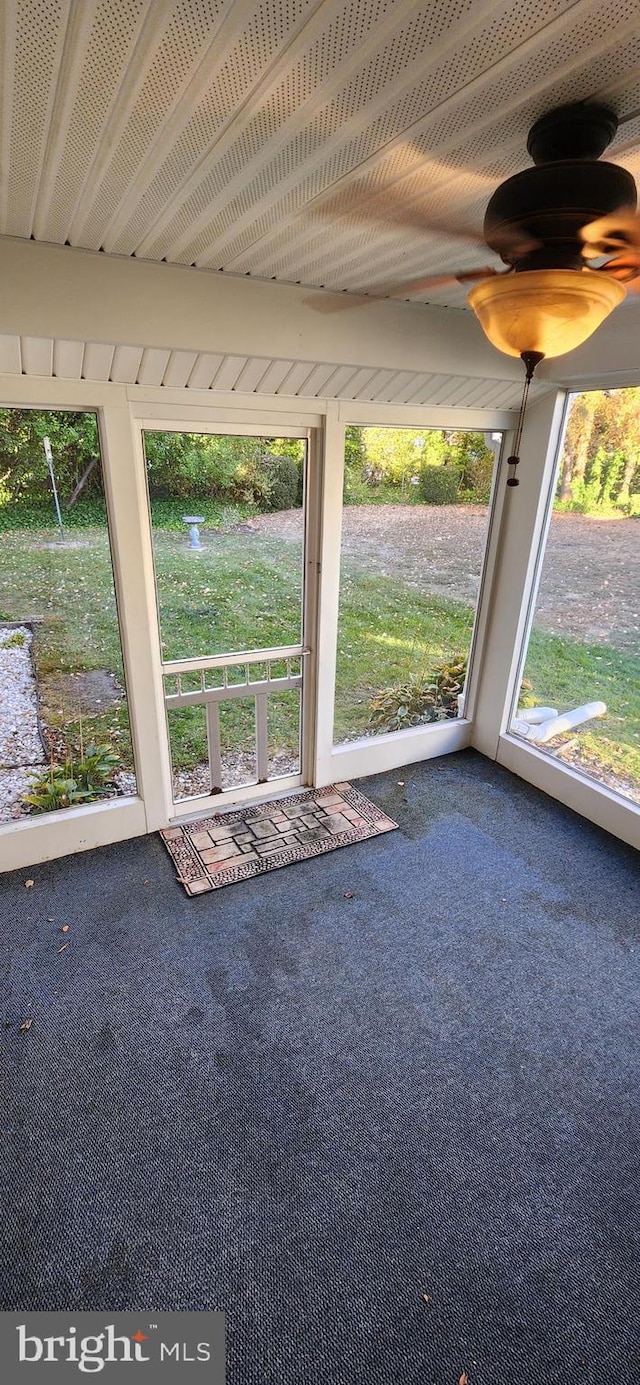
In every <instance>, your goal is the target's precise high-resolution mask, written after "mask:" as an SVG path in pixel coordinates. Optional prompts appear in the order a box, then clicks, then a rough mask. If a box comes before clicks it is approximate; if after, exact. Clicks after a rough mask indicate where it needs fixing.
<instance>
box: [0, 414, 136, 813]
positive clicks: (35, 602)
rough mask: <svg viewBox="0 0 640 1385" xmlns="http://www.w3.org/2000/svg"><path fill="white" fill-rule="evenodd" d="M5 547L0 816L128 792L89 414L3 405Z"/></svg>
mask: <svg viewBox="0 0 640 1385" xmlns="http://www.w3.org/2000/svg"><path fill="white" fill-rule="evenodd" d="M46 439H48V440H49V443H48V445H47V443H46V441H45V440H46ZM49 448H50V463H49V462H48V460H47V451H48V450H49ZM0 551H1V562H0V622H1V623H0V684H1V687H0V694H1V695H0V821H3V822H6V821H9V820H11V819H13V818H16V817H20V816H23V815H24V814H25V813H28V812H35V811H37V810H38V809H42V810H46V809H59V808H65V807H68V806H75V805H77V804H80V803H83V802H86V801H91V800H92V799H96V798H99V797H102V796H104V795H105V794H108V795H112V794H116V793H131V792H135V773H134V766H133V753H132V747H131V736H130V730H129V716H128V710H127V699H126V690H125V682H124V671H123V665H122V650H121V645H120V632H119V626H118V616H117V611H116V600H115V591H114V582H113V570H112V565H111V552H110V548H109V532H108V522H107V512H106V505H105V497H104V487H103V481H102V470H101V464H100V451H99V441H98V428H97V419H96V416H95V414H91V413H82V412H74V413H70V412H64V413H62V412H49V411H48V412H44V411H41V410H26V409H1V410H0ZM36 778H37V779H39V781H40V782H39V784H38V785H37V786H36V788H35V790H34V780H35V779H36ZM30 792H31V793H35V797H36V798H37V800H38V802H37V804H35V805H34V804H31V805H29V804H28V803H26V802H25V795H26V794H28V793H30Z"/></svg>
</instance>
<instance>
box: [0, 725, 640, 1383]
mask: <svg viewBox="0 0 640 1385" xmlns="http://www.w3.org/2000/svg"><path fill="white" fill-rule="evenodd" d="M399 781H404V782H403V783H400V782H399ZM359 787H361V788H362V791H363V793H366V794H367V796H369V797H370V798H371V799H372V800H373V802H374V803H377V804H378V805H379V806H380V807H381V808H383V809H384V811H385V812H386V813H388V814H389V816H390V817H391V818H393V819H394V821H396V822H397V823H399V826H400V831H398V832H392V833H389V834H388V835H387V836H382V837H378V838H376V839H374V840H372V841H367V842H362V843H360V844H358V845H356V846H354V847H352V848H348V849H345V850H343V851H337V852H333V853H331V854H329V855H327V856H324V857H321V858H316V859H313V860H309V861H306V862H304V863H302V864H300V865H297V866H294V867H291V868H290V869H287V870H281V871H275V872H274V873H273V874H270V875H267V876H264V877H261V878H257V879H254V880H248V881H246V882H244V883H241V884H239V885H236V886H233V887H230V888H229V889H227V890H222V891H220V892H215V893H212V894H207V895H204V896H203V897H201V898H195V899H188V898H187V897H186V896H185V894H184V892H183V890H182V888H181V886H180V885H179V884H178V883H177V882H176V881H175V879H174V870H173V866H172V863H171V861H170V860H169V857H168V856H167V854H166V852H165V850H164V847H163V846H162V843H161V842H160V840H159V838H157V837H153V838H147V839H144V840H138V841H134V842H129V843H125V844H123V845H121V846H117V847H110V848H105V849H103V850H100V851H95V852H91V853H87V854H84V855H80V856H77V857H73V858H68V859H67V860H64V861H57V862H52V863H50V864H49V865H46V866H41V867H37V868H34V869H33V870H31V871H21V872H19V873H18V874H17V875H15V876H6V875H5V876H0V903H1V916H2V950H3V954H4V959H5V975H6V978H7V984H6V988H5V989H6V998H5V1001H4V1011H5V1016H4V1017H5V1022H6V1023H8V1024H9V1026H10V1027H8V1028H5V1029H4V1031H3V1046H4V1050H5V1055H6V1071H7V1081H6V1104H5V1108H4V1114H3V1130H4V1139H3V1145H4V1149H3V1154H2V1183H3V1185H4V1187H3V1191H2V1213H1V1216H2V1223H3V1235H4V1254H3V1264H4V1271H3V1284H2V1306H3V1307H4V1308H5V1309H6V1308H14V1307H15V1308H22V1309H25V1310H27V1309H36V1308H43V1309H44V1308H48V1309H56V1308H60V1309H77V1310H80V1309H100V1310H105V1311H108V1310H110V1309H117V1308H136V1309H147V1308H148V1309H151V1308H156V1309H168V1308H176V1309H178V1308H180V1309H192V1310H195V1309H204V1308H224V1309H225V1310H226V1311H227V1314H228V1319H227V1327H228V1380H229V1385H258V1382H260V1385H269V1383H271V1385H276V1382H277V1385H457V1382H458V1380H459V1378H460V1375H461V1374H462V1373H463V1372H466V1373H467V1375H468V1379H469V1385H523V1383H526V1385H528V1382H541V1385H554V1382H562V1385H565V1382H566V1385H576V1383H578V1385H609V1383H611V1385H627V1383H629V1385H630V1382H631V1381H633V1382H634V1385H635V1382H636V1381H637V1378H638V1370H639V1369H640V1354H639V1350H638V1334H637V1300H638V1244H637V1239H636V1235H637V1229H638V1216H637V1213H638V1131H637V1124H636V1120H635V1114H636V1110H637V1107H636V1090H637V1076H638V1071H637V1070H638V1066H639V1064H638V1046H637V1019H638V1008H637V1007H638V986H637V965H636V951H635V948H636V935H637V931H638V928H637V919H638V888H637V887H638V879H639V874H640V872H639V871H638V861H637V857H636V856H635V854H634V853H633V852H632V851H631V850H630V849H629V848H626V847H624V846H622V845H620V844H619V843H617V842H615V841H614V840H613V839H612V838H610V837H608V836H607V835H606V834H604V833H601V832H600V831H598V830H597V829H595V828H592V827H590V826H589V825H588V824H586V823H584V822H583V821H582V820H580V819H579V818H577V817H574V816H573V815H572V814H571V813H569V812H568V811H567V810H565V809H562V808H560V807H559V806H558V805H556V804H554V803H552V802H551V801H550V800H548V799H546V798H544V797H543V796H542V795H540V794H538V793H536V791H535V790H533V789H530V788H529V787H528V786H526V785H524V784H522V783H521V782H519V781H518V780H516V779H514V778H512V777H511V776H510V775H508V774H507V773H506V772H504V771H502V770H500V769H498V768H497V767H496V766H494V765H492V764H490V763H489V762H488V761H486V760H484V759H482V758H481V757H480V756H478V755H476V754H475V753H474V752H472V751H467V752H464V753H462V754H459V755H454V756H450V757H447V758H446V759H443V760H439V761H432V762H430V763H427V764H424V765H418V766H413V767H410V768H408V769H406V770H404V771H400V772H398V771H394V772H393V773H391V774H387V775H381V776H376V777H375V778H371V779H367V780H362V781H359ZM29 876H31V877H32V878H33V879H34V882H35V883H34V886H33V888H31V889H25V886H24V880H25V878H27V877H29ZM50 919H53V920H55V922H53V923H51V922H49V920H50ZM64 923H68V924H69V925H70V928H69V932H68V933H65V934H60V933H59V932H58V931H57V930H58V928H59V927H60V926H61V925H62V924H64ZM66 940H68V941H69V947H68V948H67V949H66V950H65V951H64V952H62V953H59V952H58V948H59V947H61V946H62V944H63V941H66ZM27 1017H29V1018H32V1020H33V1023H32V1025H31V1028H30V1029H29V1031H28V1032H25V1033H20V1031H19V1025H20V1022H21V1021H22V1020H23V1019H25V1018H27ZM424 1295H426V1296H427V1299H428V1301H426V1300H425V1298H424Z"/></svg>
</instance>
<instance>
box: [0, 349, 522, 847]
mask: <svg viewBox="0 0 640 1385" xmlns="http://www.w3.org/2000/svg"><path fill="white" fill-rule="evenodd" d="M0 405H1V406H2V407H3V408H33V409H60V410H63V411H64V410H69V409H86V410H90V411H94V412H96V413H97V415H98V420H99V430H100V445H101V454H102V470H103V478H104V486H105V495H106V500H107V506H108V513H109V537H110V543H111V551H112V558H113V571H114V583H115V589H116V597H117V602H118V613H119V618H120V622H121V642H122V654H123V661H124V668H125V678H126V686H127V695H128V708H129V719H130V723H131V735H132V741H133V746H134V755H135V764H136V776H137V792H136V794H134V795H131V796H128V797H122V798H118V799H114V800H110V801H108V802H106V803H96V804H87V805H85V806H83V807H79V808H73V809H67V810H65V811H64V812H59V813H48V814H45V815H43V816H42V817H38V818H28V819H22V820H16V821H15V822H12V823H7V824H0V871H3V870H14V869H20V868H22V867H24V866H31V865H34V864H36V863H37V862H39V861H45V860H49V859H52V858H54V857H57V856H63V855H66V854H69V853H71V852H76V851H81V850H88V849H90V848H93V847H97V846H103V845H107V844H109V843H112V842H117V841H122V840H125V839H127V838H129V837H134V836H139V835H142V834H144V833H145V832H152V831H156V830H157V829H159V828H161V827H165V826H167V825H168V824H169V823H170V822H171V821H172V820H175V810H174V807H173V800H172V794H171V775H170V766H169V763H168V753H167V739H166V732H165V727H166V722H165V707H164V696H163V688H162V679H161V669H160V657H159V651H160V643H159V632H158V622H157V606H156V593H155V576H154V566H153V549H152V537H151V529H150V524H149V511H148V499H147V480H146V466H145V460H144V453H143V447H142V424H143V422H144V421H146V423H147V426H151V427H153V428H156V429H157V428H159V427H162V426H166V428H167V429H169V430H176V429H177V430H178V431H179V430H183V431H194V432H200V431H202V432H211V431H212V432H216V431H217V432H221V431H224V432H236V433H240V434H254V435H261V434H263V433H269V432H273V433H274V435H276V436H277V434H278V432H282V431H283V429H286V428H292V429H294V430H295V429H303V430H304V432H305V434H306V433H307V431H308V432H309V434H310V438H311V442H310V458H311V456H312V457H313V464H310V468H309V474H310V477H311V478H312V479H311V488H310V495H309V516H310V520H309V522H310V528H309V533H308V549H307V561H308V563H310V564H312V565H313V567H314V569H315V580H314V581H311V582H308V583H307V584H306V586H307V590H308V593H309V595H308V601H309V607H308V611H307V615H306V619H307V622H308V628H309V629H310V630H311V631H313V633H314V634H315V639H313V640H312V655H311V659H312V660H313V661H315V667H314V668H312V669H310V670H309V674H310V676H309V677H308V679H307V688H308V689H309V688H312V687H313V686H314V684H315V687H316V689H317V704H316V705H315V707H313V706H310V705H308V706H307V707H306V712H307V717H306V725H307V735H306V738H305V743H304V746H303V760H302V767H303V782H304V783H314V784H315V785H316V786H318V787H321V786H323V785H324V784H327V783H330V782H332V781H333V780H334V779H340V778H345V777H356V776H358V777H359V776H361V775H364V774H373V773H375V772H377V771H379V770H384V769H391V768H395V767H398V768H399V767H401V766H402V765H404V764H407V763H410V762H411V761H413V760H418V759H425V758H428V757H430V756H433V755H440V754H444V753H447V752H449V751H452V750H456V749H459V748H462V747H463V746H465V745H467V744H469V743H470V735H471V725H472V724H471V722H470V721H469V720H468V719H467V718H465V719H464V720H462V719H461V720H460V721H459V722H450V723H448V724H444V723H443V724H440V725H434V726H432V727H426V728H416V729H415V730H413V729H412V730H409V731H404V732H400V733H398V734H397V735H392V736H380V737H376V740H375V744H374V743H373V742H372V741H367V742H366V744H365V745H364V746H360V748H359V749H358V748H357V746H356V745H354V746H349V747H346V748H342V747H334V746H333V744H332V739H333V706H334V685H335V665H336V640H337V619H338V600H339V585H340V567H339V561H340V537H341V522H342V481H343V469H344V430H345V427H346V425H347V424H348V423H354V424H358V423H360V424H369V425H375V424H385V423H386V424H389V425H391V426H394V427H403V426H406V427H419V428H428V427H431V428H461V427H464V428H465V429H476V430H478V431H497V430H499V431H501V432H504V431H505V429H506V428H507V427H508V426H509V424H510V422H511V420H512V414H510V413H508V412H506V411H504V410H496V409H491V410H487V409H485V410H483V409H478V410H474V411H471V410H463V409H455V408H452V409H433V408H431V409H429V408H424V407H419V408H416V407H413V408H409V407H407V406H398V405H372V404H368V405H362V406H360V405H358V404H354V403H348V404H347V403H339V402H337V401H333V400H318V399H313V400H309V401H304V400H300V399H299V398H295V399H294V398H287V397H285V396H282V397H281V396H255V397H254V396H251V397H249V396H247V397H246V398H242V399H240V398H239V397H238V395H234V394H229V395H216V396H215V401H214V400H212V398H211V395H210V393H209V392H208V391H204V390H203V391H198V390H189V391H186V390H180V389H167V388H163V387H154V388H151V387H142V386H135V385H133V386H129V385H118V384H112V383H106V384H100V383H94V382H90V381H87V380H80V381H78V380H68V381H67V380H64V379H47V378H44V377H43V378H36V377H27V376H23V377H20V376H4V377H0ZM297 435H298V436H299V435H300V434H299V433H298V434H297ZM497 497H498V501H499V490H498V492H497ZM492 546H493V547H495V543H494V538H493V537H492V539H491V544H490V552H489V556H488V567H487V572H489V573H490V572H492V571H493V567H494V565H495V564H494V561H493V558H492ZM484 585H485V590H484V592H483V594H482V600H481V602H480V605H479V607H478V612H477V616H476V639H475V646H476V650H477V651H479V650H480V648H481V647H482V644H483V642H484V637H485V630H486V627H487V613H488V596H489V592H488V586H489V583H488V581H487V580H485V584H484ZM480 662H481V660H480V659H479V658H478V657H477V658H476V665H479V664H480ZM316 667H317V671H318V676H317V678H315V668H316ZM309 695H310V694H309V693H307V696H309ZM474 696H475V694H474V691H473V688H471V689H470V704H469V705H471V701H472V699H473V697H474ZM256 787H257V788H259V794H260V796H261V797H268V796H269V794H272V793H273V792H274V788H273V784H272V785H270V786H269V785H260V786H256ZM256 796H257V794H256ZM191 815H192V816H193V815H194V813H193V812H192V813H191Z"/></svg>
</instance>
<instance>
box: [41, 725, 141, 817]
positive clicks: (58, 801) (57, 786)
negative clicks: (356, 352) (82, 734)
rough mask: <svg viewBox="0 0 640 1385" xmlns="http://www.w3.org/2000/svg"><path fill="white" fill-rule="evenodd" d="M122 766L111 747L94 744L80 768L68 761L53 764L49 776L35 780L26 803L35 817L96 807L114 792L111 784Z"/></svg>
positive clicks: (87, 750)
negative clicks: (81, 805)
mask: <svg viewBox="0 0 640 1385" xmlns="http://www.w3.org/2000/svg"><path fill="white" fill-rule="evenodd" d="M119 762H120V758H119V756H118V755H116V754H115V753H114V751H113V750H112V749H111V747H110V746H108V745H99V746H96V745H94V744H93V742H90V744H89V745H88V746H87V748H86V750H85V751H84V753H83V755H82V758H81V759H80V760H79V761H78V762H77V763H76V764H74V762H73V760H72V759H65V760H64V762H63V763H62V764H60V765H56V764H54V763H53V762H52V763H51V765H50V766H49V769H48V770H47V771H46V772H45V773H43V774H39V775H38V776H37V777H36V778H35V779H33V780H32V782H31V792H30V793H28V794H25V796H24V799H23V802H24V803H26V804H28V805H29V807H30V808H31V810H32V812H34V813H52V812H55V811H56V810H57V809H59V808H72V807H74V806H75V805H76V804H79V803H94V802H95V801H96V799H98V798H103V797H104V796H105V794H108V793H110V792H111V784H110V780H111V777H112V775H113V773H114V770H115V769H116V768H117V766H118V764H119Z"/></svg>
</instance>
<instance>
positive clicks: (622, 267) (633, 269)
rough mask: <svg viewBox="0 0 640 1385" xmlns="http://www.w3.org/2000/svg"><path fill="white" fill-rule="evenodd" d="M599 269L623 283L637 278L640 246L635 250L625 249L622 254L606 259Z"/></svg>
mask: <svg viewBox="0 0 640 1385" xmlns="http://www.w3.org/2000/svg"><path fill="white" fill-rule="evenodd" d="M601 270H602V272H603V273H604V274H609V275H610V276H611V278H612V279H619V280H620V282H621V283H623V284H627V283H629V281H630V280H632V279H637V278H638V276H639V275H640V247H639V248H638V249H637V250H627V251H625V253H624V254H623V255H614V257H613V259H612V260H607V263H606V264H603V265H601ZM634 292H637V290H634Z"/></svg>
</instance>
